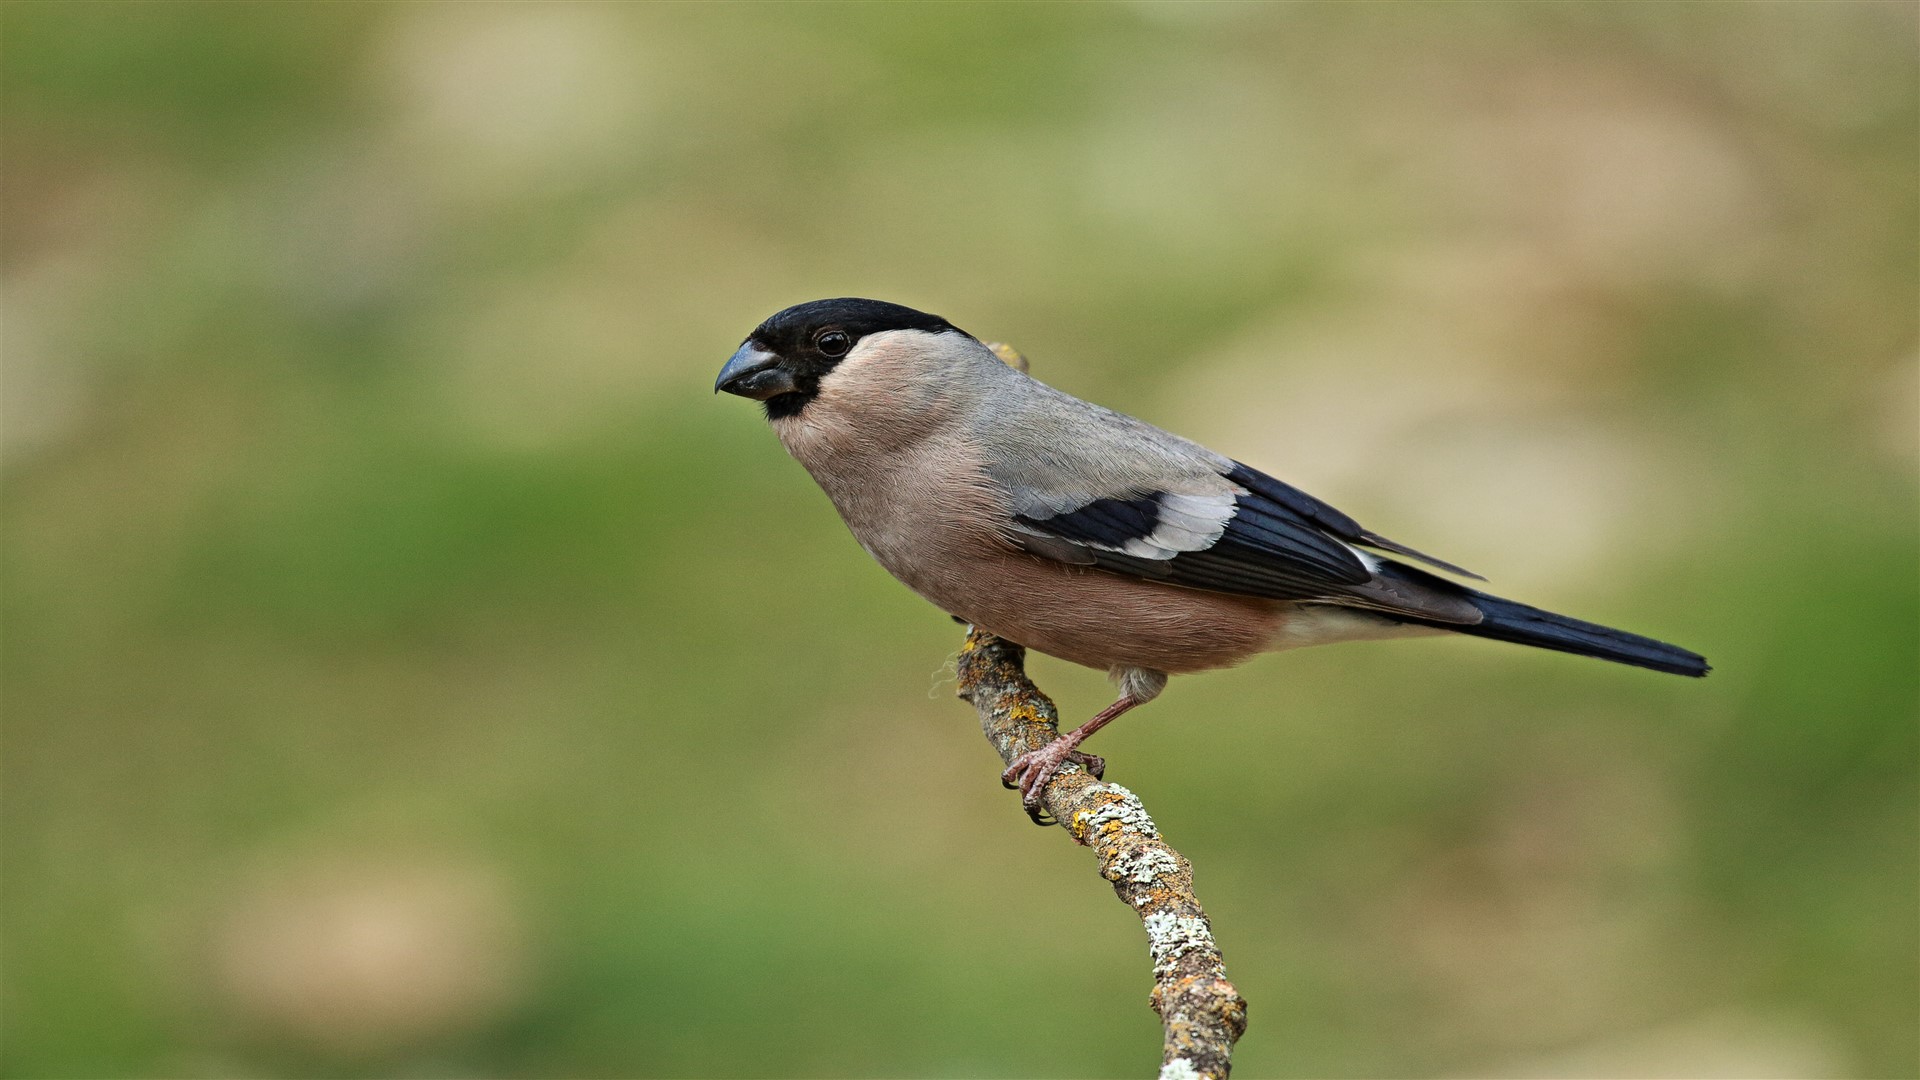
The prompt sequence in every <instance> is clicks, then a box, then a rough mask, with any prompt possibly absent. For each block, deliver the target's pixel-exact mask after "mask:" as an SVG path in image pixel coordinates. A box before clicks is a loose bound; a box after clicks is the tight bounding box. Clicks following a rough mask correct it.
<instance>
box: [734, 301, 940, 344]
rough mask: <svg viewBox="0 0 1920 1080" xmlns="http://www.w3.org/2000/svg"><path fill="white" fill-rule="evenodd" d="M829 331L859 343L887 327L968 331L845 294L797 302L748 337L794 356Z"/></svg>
mask: <svg viewBox="0 0 1920 1080" xmlns="http://www.w3.org/2000/svg"><path fill="white" fill-rule="evenodd" d="M828 330H839V331H841V332H842V333H844V334H846V335H847V336H848V337H850V338H852V339H853V340H854V342H856V343H857V342H858V341H859V340H860V339H861V338H863V337H865V336H867V335H868V334H877V333H880V332H881V331H883V330H924V331H926V332H927V333H929V334H942V333H945V332H947V331H949V330H954V331H959V332H962V333H964V331H960V328H959V327H957V326H955V325H953V324H952V323H950V322H948V321H947V320H945V319H943V318H941V317H940V316H938V315H929V314H927V313H926V312H924V311H915V310H914V309H913V308H910V307H907V306H905V305H904V304H889V303H887V302H886V301H885V300H865V299H862V298H860V297H857V296H842V297H837V298H835V299H832V300H810V301H808V302H807V303H804V304H795V305H793V306H792V307H790V308H788V309H786V310H785V311H781V312H778V313H776V314H774V315H773V316H771V317H769V318H768V319H767V321H766V322H763V323H761V324H760V325H759V326H758V327H756V328H755V329H754V331H753V333H752V334H750V335H748V336H749V338H751V340H753V341H754V342H755V343H756V344H758V345H759V346H760V347H761V348H764V349H767V350H768V351H770V352H775V353H780V354H782V355H791V354H792V352H793V351H795V350H797V348H799V347H803V346H805V345H807V344H809V343H811V342H812V341H813V339H814V338H815V337H816V336H818V335H819V334H821V333H823V332H825V331H828Z"/></svg>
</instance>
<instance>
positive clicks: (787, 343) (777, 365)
mask: <svg viewBox="0 0 1920 1080" xmlns="http://www.w3.org/2000/svg"><path fill="white" fill-rule="evenodd" d="M887 330H920V331H923V332H925V333H929V334H944V333H947V332H949V331H951V332H953V333H956V334H962V335H965V336H968V337H971V336H972V335H970V334H967V333H966V331H964V330H961V329H960V328H959V327H957V326H955V325H953V324H952V323H950V322H948V321H947V320H945V319H943V318H941V317H940V316H938V315H929V314H927V313H926V312H924V311H915V310H914V309H913V308H910V307H905V306H903V305H901V304H889V303H887V302H886V301H885V300H866V299H862V298H860V297H857V296H842V297H837V298H835V299H832V300H813V301H809V302H807V303H805V304H795V305H794V306H792V307H790V308H787V309H786V310H785V311H781V312H778V313H776V314H774V315H773V316H771V317H770V318H768V319H767V321H765V322H763V323H761V324H760V325H759V326H757V327H755V328H754V331H753V333H751V334H748V335H747V340H746V341H745V342H743V343H742V344H741V346H740V351H739V352H737V353H735V354H734V358H733V360H731V361H729V362H728V363H727V366H726V367H725V368H723V369H721V372H720V379H719V381H718V382H717V383H715V385H714V389H716V390H726V391H728V392H730V393H738V394H742V395H743V396H747V397H754V398H759V399H760V400H761V401H762V402H763V403H764V404H765V406H766V410H767V416H768V418H770V419H775V420H778V419H780V418H782V417H787V416H793V415H794V414H796V413H798V412H799V411H800V410H802V409H804V408H806V407H807V403H808V402H810V401H812V400H813V399H814V397H815V396H817V395H818V394H819V393H820V377H821V376H823V375H825V374H826V373H827V372H829V371H832V370H833V368H834V365H836V364H838V363H839V362H840V361H841V359H842V358H843V357H845V356H846V355H847V353H848V352H849V351H850V350H851V349H852V348H853V347H854V346H855V345H857V344H859V343H860V339H861V338H863V337H866V336H867V335H869V334H878V333H882V332H884V331H887Z"/></svg>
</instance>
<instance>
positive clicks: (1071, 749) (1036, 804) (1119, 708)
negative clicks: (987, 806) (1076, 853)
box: [1000, 694, 1140, 825]
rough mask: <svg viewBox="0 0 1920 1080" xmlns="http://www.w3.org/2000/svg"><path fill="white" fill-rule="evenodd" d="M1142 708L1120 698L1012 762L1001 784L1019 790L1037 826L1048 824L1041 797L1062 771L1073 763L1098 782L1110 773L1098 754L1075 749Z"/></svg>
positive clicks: (1130, 698)
mask: <svg viewBox="0 0 1920 1080" xmlns="http://www.w3.org/2000/svg"><path fill="white" fill-rule="evenodd" d="M1138 704H1140V701H1139V699H1137V698H1135V697H1134V696H1133V695H1132V694H1121V695H1120V700H1118V701H1116V702H1114V703H1113V704H1111V705H1109V706H1107V707H1106V708H1104V709H1102V710H1100V713H1099V715H1097V716H1095V717H1094V718H1093V719H1091V720H1089V721H1087V722H1086V723H1084V724H1081V725H1080V726H1079V727H1077V728H1074V729H1073V730H1072V731H1069V732H1067V733H1066V734H1065V735H1062V736H1060V737H1059V738H1057V739H1055V740H1053V741H1052V742H1050V743H1048V744H1047V745H1045V746H1043V747H1041V748H1040V749H1038V750H1029V751H1028V752H1026V753H1024V754H1021V755H1020V756H1019V757H1017V758H1014V759H1013V764H1012V765H1009V766H1007V771H1006V772H1003V773H1001V774H1000V782H1001V783H1002V784H1005V785H1006V786H1007V787H1010V788H1018V789H1019V790H1020V805H1022V806H1024V807H1026V808H1027V816H1028V817H1031V818H1033V820H1034V821H1035V822H1036V823H1038V824H1042V825H1044V824H1047V822H1045V821H1042V820H1041V818H1040V815H1041V813H1042V807H1041V805H1040V797H1041V795H1042V794H1043V793H1045V791H1046V790H1047V783H1048V781H1050V780H1052V779H1053V777H1054V774H1055V773H1058V772H1059V771H1060V767H1061V766H1063V765H1065V764H1066V763H1067V762H1069V761H1071V762H1073V763H1074V764H1076V765H1079V766H1081V767H1082V768H1084V769H1086V770H1087V771H1088V772H1090V773H1092V774H1093V775H1094V777H1095V778H1096V779H1098V778H1099V777H1100V776H1102V775H1104V774H1105V773H1106V771H1107V763H1106V760H1105V759H1103V758H1101V757H1099V756H1098V755H1096V754H1083V753H1081V752H1080V751H1079V750H1077V749H1075V747H1077V746H1079V745H1080V744H1081V743H1082V742H1084V741H1086V738H1087V736H1089V735H1092V734H1093V733H1094V732H1096V731H1099V730H1100V729H1101V728H1103V727H1106V726H1107V725H1108V724H1111V723H1113V721H1114V719H1115V718H1116V717H1118V716H1119V715H1120V714H1121V713H1123V712H1126V711H1127V710H1128V709H1131V708H1133V707H1134V706H1135V705H1138Z"/></svg>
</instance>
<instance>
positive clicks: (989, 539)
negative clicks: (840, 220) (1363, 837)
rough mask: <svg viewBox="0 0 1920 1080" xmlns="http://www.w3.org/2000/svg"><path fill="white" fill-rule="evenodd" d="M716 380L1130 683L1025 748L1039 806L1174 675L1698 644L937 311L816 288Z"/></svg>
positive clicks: (856, 505)
mask: <svg viewBox="0 0 1920 1080" xmlns="http://www.w3.org/2000/svg"><path fill="white" fill-rule="evenodd" d="M714 389H715V391H721V390H724V391H726V392H727V393H729V394H738V395H739V396H741V397H747V398H754V399H757V400H759V401H760V402H761V403H762V404H763V405H764V407H765V409H766V413H767V419H768V420H769V421H770V422H771V423H772V425H773V429H774V432H775V433H776V434H777V435H778V436H779V437H780V441H781V443H783V444H784V445H785V446H786V448H787V451H788V452H789V453H791V454H792V455H793V456H794V457H795V458H797V459H798V460H799V462H800V464H801V465H803V466H805V467H806V470H807V472H809V473H811V474H812V475H813V479H814V480H815V481H816V482H817V483H818V484H819V485H820V487H821V488H822V489H823V490H825V491H826V493H827V497H828V498H830V499H832V500H833V505H834V506H835V508H837V509H838V510H839V511H840V516H841V517H842V518H843V519H845V521H846V523H847V527H848V528H849V529H851V530H852V531H853V535H854V538H855V539H856V540H858V541H860V546H861V547H864V548H866V549H867V553H868V554H870V555H872V556H873V557H874V558H875V559H877V560H879V562H880V565H881V566H884V567H886V568H887V570H888V571H889V572H891V573H892V574H893V576H894V577H897V578H899V579H900V580H901V581H902V582H904V583H905V584H906V585H907V587H908V588H911V589H912V590H913V591H915V592H917V593H919V594H920V595H921V596H923V597H925V598H927V599H928V600H930V601H932V602H933V603H934V604H936V605H938V606H939V607H940V608H942V609H944V610H946V611H947V612H949V613H951V614H953V615H955V616H957V617H958V618H960V619H962V620H964V621H966V622H969V623H972V624H973V625H974V626H976V627H979V628H980V629H983V630H986V631H988V632H990V633H992V634H995V635H997V636H999V637H1003V638H1006V639H1007V640H1009V641H1014V642H1018V643H1019V644H1022V645H1025V646H1027V647H1029V648H1032V649H1038V650H1039V651H1041V652H1043V653H1047V654H1049V655H1052V656H1057V657H1060V658H1061V659H1063V660H1070V661H1073V662H1074V663H1077V664H1084V665H1086V666H1088V667H1093V668H1100V669H1104V670H1105V671H1107V672H1108V673H1109V675H1110V676H1111V678H1112V679H1113V681H1114V682H1115V683H1116V684H1117V685H1118V687H1119V690H1120V696H1119V698H1118V699H1117V700H1116V701H1114V703H1113V704H1112V705H1109V706H1108V707H1107V708H1105V709H1103V710H1102V711H1101V712H1100V713H1099V714H1098V715H1096V716H1094V718H1093V719H1091V720H1089V721H1087V722H1086V723H1085V724H1082V725H1080V726H1079V727H1078V728H1075V729H1074V730H1072V731H1070V732H1068V733H1066V734H1064V735H1062V736H1060V737H1059V738H1057V739H1055V740H1054V741H1053V742H1052V743H1050V744H1048V745H1047V746H1045V747H1043V748H1041V749H1039V750H1036V751H1033V752H1031V753H1028V754H1024V755H1022V756H1021V757H1019V758H1017V759H1016V760H1015V761H1014V762H1013V764H1012V766H1011V767H1009V768H1008V769H1007V771H1006V773H1005V774H1004V775H1003V776H1002V778H1001V779H1002V780H1003V781H1004V782H1005V783H1006V784H1007V785H1008V786H1009V787H1014V786H1018V788H1019V790H1020V792H1021V798H1022V802H1023V803H1024V804H1025V806H1026V807H1027V810H1028V812H1029V813H1031V814H1035V815H1036V820H1038V816H1037V815H1038V811H1039V806H1040V797H1041V792H1042V790H1043V789H1044V788H1045V786H1046V784H1047V781H1048V780H1049V779H1051V778H1052V776H1053V775H1054V773H1056V772H1057V771H1058V770H1059V769H1060V768H1061V767H1062V766H1063V765H1064V764H1065V763H1067V762H1069V761H1072V762H1075V763H1078V764H1080V765H1082V766H1083V767H1086V768H1088V769H1089V770H1090V771H1092V772H1093V773H1095V774H1096V775H1098V774H1099V773H1100V771H1101V769H1102V767H1103V766H1102V762H1101V761H1100V759H1099V758H1097V757H1095V756H1094V755H1091V754H1085V753H1082V752H1081V751H1080V750H1079V749H1078V747H1079V745H1080V743H1081V742H1082V741H1083V740H1085V739H1086V738H1087V736H1089V735H1092V734H1093V733H1094V732H1095V731H1098V730H1099V729H1100V728H1102V727H1104V726H1105V725H1106V724H1108V723H1109V722H1111V721H1112V720H1113V719H1114V718H1115V717H1117V716H1119V715H1120V714H1121V713H1124V712H1126V711H1127V710H1128V709H1131V708H1133V707H1134V706H1136V705H1140V704H1142V703H1144V702H1147V701H1151V700H1153V698H1154V697H1156V696H1157V695H1158V694H1159V693H1160V691H1161V690H1162V689H1164V688H1165V687H1166V685H1167V676H1169V675H1178V674H1184V673H1187V672H1192V671H1205V670H1207V669H1209V668H1221V667H1227V666H1230V665H1233V664H1238V663H1240V662H1241V661H1243V660H1246V659H1247V658H1248V657H1251V656H1253V655H1254V654H1256V653H1262V652H1273V651H1278V650H1282V649H1294V648H1300V647H1302V646H1306V645H1324V644H1329V643H1332V642H1340V641H1363V640H1369V639H1375V638H1392V637H1408V636H1413V635H1424V634H1438V633H1448V632H1451V633H1457V634H1470V635H1472V636H1475V637H1484V638H1493V639H1495V640H1498V641H1511V642H1515V643H1518V644H1521V645H1533V646H1536V647H1539V648H1543V649H1557V650H1559V651H1561V652H1569V653H1576V654H1578V655H1581V656H1594V657H1599V658H1600V659H1602V660H1612V661H1614V662H1616V663H1621V664H1632V665H1635V666H1638V667H1644V668H1652V669H1653V670H1655V671H1666V672H1672V673H1674V674H1676V675H1692V676H1699V675H1705V674H1706V673H1707V663H1706V661H1705V660H1704V659H1703V658H1701V657H1700V656H1698V655H1696V654H1694V653H1691V652H1688V651H1687V650H1685V649H1682V648H1679V647H1677V646H1674V645H1668V644H1665V643H1663V642H1659V641H1654V640H1652V639H1651V638H1644V637H1640V636H1639V635H1636V634H1629V633H1627V632H1626V631H1623V630H1614V629H1611V628H1609V627H1605V626H1598V625H1595V624H1593V623H1588V622H1581V621H1580V620H1578V619H1571V618H1568V617H1567V616H1565V615H1556V614H1553V613H1552V612H1548V611H1542V610H1540V609H1538V608H1532V607H1528V606H1526V605H1524V604H1518V603H1515V602H1513V601H1512V600H1503V599H1501V598H1500V597H1497V596H1489V595H1488V594H1486V593H1483V592H1478V591H1476V590H1474V589H1470V588H1467V587H1466V586H1463V585H1459V584H1456V583H1455V582H1453V581H1450V580H1448V579H1446V578H1443V577H1441V576H1439V575H1437V574H1434V573H1430V572H1428V571H1426V570H1422V569H1419V568H1417V567H1414V566H1410V565H1408V564H1407V563H1406V562H1402V561H1400V560H1398V559H1395V558H1390V557H1388V556H1401V557H1403V558H1405V559H1411V560H1415V561H1418V562H1422V563H1425V564H1427V565H1428V566H1431V567H1434V568H1436V569H1439V570H1443V571H1446V572H1448V573H1451V574H1455V575H1460V576H1465V577H1470V578H1474V579H1476V580H1479V575H1477V574H1473V573H1471V572H1469V571H1466V570H1462V569H1460V568H1459V567H1457V566H1452V565H1450V564H1448V563H1444V562H1441V561H1440V560H1438V559H1435V558H1433V557H1431V556H1428V555H1424V554H1422V553H1420V552H1418V551H1415V550H1414V549H1413V548H1410V547H1407V546H1405V545H1403V544H1399V543H1396V542H1394V541H1392V540H1389V539H1387V538H1386V537H1384V536H1381V535H1380V534H1378V533H1375V532H1372V531H1371V530H1368V529H1366V528H1363V527H1362V526H1361V525H1360V523H1359V522H1356V521H1354V520H1353V519H1352V518H1350V517H1348V516H1347V515H1345V514H1343V513H1341V512H1340V511H1338V510H1335V509H1334V508H1333V507H1331V506H1328V505H1327V504H1326V503H1323V502H1321V501H1320V500H1318V499H1316V498H1314V497H1313V496H1311V495H1308V494H1307V493H1305V492H1303V491H1300V490H1299V489H1297V488H1294V487H1291V486H1289V485H1287V484H1285V483H1282V482H1281V481H1279V480H1276V479H1274V478H1273V477H1271V476H1268V475H1267V474H1265V473H1263V472H1260V471H1259V470H1257V469H1253V468H1250V467H1248V466H1246V465H1243V464H1241V463H1240V462H1237V461H1234V460H1232V459H1231V458H1227V457H1223V456H1221V455H1219V454H1216V453H1214V452H1213V451H1211V450H1208V449H1207V448H1205V447H1203V446H1200V445H1199V444H1197V443H1193V442H1190V441H1188V440H1186V439H1183V438H1181V437H1180V436H1178V435H1174V434H1171V433H1169V432H1166V431H1162V430H1161V429H1159V428H1157V427H1154V426H1153V425H1151V424H1148V423H1145V422H1143V421H1140V420H1136V419H1134V418H1133V417H1131V416H1125V415H1122V414H1120V413H1117V412H1113V411H1111V410H1109V409H1103V408H1101V407H1100V406H1098V405H1093V404H1090V403H1088V402H1085V401H1082V400H1080V399H1079V398H1076V397H1073V396H1072V395H1070V394H1066V393H1063V392H1061V391H1059V390H1056V389H1054V388H1053V387H1051V386H1048V385H1046V384H1045V383H1042V382H1040V381H1038V380H1036V379H1034V378H1032V377H1030V376H1028V375H1027V374H1025V373H1024V372H1021V371H1018V370H1016V369H1014V368H1013V367H1010V366H1008V365H1007V364H1005V363H1002V362H1001V360H1000V359H999V358H998V357H996V356H995V355H994V353H993V352H992V351H991V350H990V349H989V348H988V347H987V346H986V345H984V344H982V343H981V342H980V341H979V340H977V339H976V338H974V337H973V336H972V335H970V334H967V333H965V332H964V331H962V330H960V329H958V328H957V327H955V326H954V325H953V324H952V323H949V322H948V321H946V320H945V319H942V318H940V317H939V316H937V315H928V314H926V313H924V312H920V311H915V310H913V309H912V308H907V307H902V306H900V305H898V304H889V303H885V302H882V301H879V300H862V299H854V298H842V299H836V300H816V301H814V302H812V303H807V304H800V305H797V306H795V307H790V308H788V309H786V310H785V311H782V312H780V313H778V314H776V315H774V316H773V317H771V318H769V319H768V320H767V321H765V322H763V323H761V324H760V325H759V326H758V327H756V328H755V329H754V331H753V333H751V334H749V335H747V339H746V341H745V342H743V343H742V344H741V345H740V348H739V350H738V351H737V352H735V353H734V354H733V357H732V359H730V360H728V361H727V363H726V366H725V367H723V368H721V369H720V376H719V378H718V379H717V380H715V382H714Z"/></svg>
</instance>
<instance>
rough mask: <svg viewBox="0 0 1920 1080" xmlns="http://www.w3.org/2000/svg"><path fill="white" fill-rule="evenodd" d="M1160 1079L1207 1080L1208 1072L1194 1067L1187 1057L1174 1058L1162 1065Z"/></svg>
mask: <svg viewBox="0 0 1920 1080" xmlns="http://www.w3.org/2000/svg"><path fill="white" fill-rule="evenodd" d="M1160 1080H1207V1074H1206V1073H1203V1072H1201V1071H1200V1070H1199V1069H1196V1068H1194V1067H1193V1062H1191V1061H1188V1060H1187V1059H1186V1058H1174V1059H1173V1060H1172V1061H1169V1062H1167V1063H1166V1064H1165V1065H1162V1066H1160Z"/></svg>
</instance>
